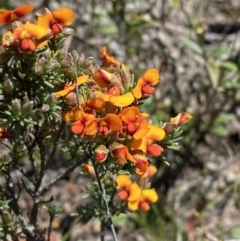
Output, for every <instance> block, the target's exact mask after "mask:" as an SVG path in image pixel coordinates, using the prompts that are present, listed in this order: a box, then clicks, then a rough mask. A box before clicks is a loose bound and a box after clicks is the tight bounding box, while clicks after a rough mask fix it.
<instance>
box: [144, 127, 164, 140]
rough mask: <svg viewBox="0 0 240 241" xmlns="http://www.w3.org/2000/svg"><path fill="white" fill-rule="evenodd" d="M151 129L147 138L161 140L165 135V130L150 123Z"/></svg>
mask: <svg viewBox="0 0 240 241" xmlns="http://www.w3.org/2000/svg"><path fill="white" fill-rule="evenodd" d="M148 127H149V131H148V133H147V138H149V139H151V140H155V141H161V140H163V139H164V137H165V131H164V130H163V129H162V128H160V127H157V126H154V125H148Z"/></svg>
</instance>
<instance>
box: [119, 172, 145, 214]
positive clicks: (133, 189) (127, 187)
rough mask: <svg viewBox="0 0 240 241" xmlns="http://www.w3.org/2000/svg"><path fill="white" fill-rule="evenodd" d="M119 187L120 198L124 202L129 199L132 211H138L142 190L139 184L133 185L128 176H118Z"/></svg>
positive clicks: (129, 206)
mask: <svg viewBox="0 0 240 241" xmlns="http://www.w3.org/2000/svg"><path fill="white" fill-rule="evenodd" d="M117 185H118V189H119V192H118V194H117V195H118V197H119V198H120V199H122V200H125V199H127V201H128V208H129V209H130V210H132V211H135V210H137V209H138V206H139V201H140V199H141V188H140V187H139V186H138V184H137V183H132V181H131V179H130V177H129V176H127V175H118V176H117Z"/></svg>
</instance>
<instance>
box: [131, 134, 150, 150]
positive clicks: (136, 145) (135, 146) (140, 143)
mask: <svg viewBox="0 0 240 241" xmlns="http://www.w3.org/2000/svg"><path fill="white" fill-rule="evenodd" d="M147 146H148V139H147V137H146V136H144V137H143V138H141V139H138V140H136V139H133V140H132V143H131V149H132V150H140V151H142V152H143V153H146V152H147Z"/></svg>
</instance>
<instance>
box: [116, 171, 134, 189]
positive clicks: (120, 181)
mask: <svg viewBox="0 0 240 241" xmlns="http://www.w3.org/2000/svg"><path fill="white" fill-rule="evenodd" d="M116 181H117V186H118V188H128V187H129V186H130V185H131V184H132V180H131V178H130V177H129V176H128V175H125V174H122V175H118V176H117V178H116Z"/></svg>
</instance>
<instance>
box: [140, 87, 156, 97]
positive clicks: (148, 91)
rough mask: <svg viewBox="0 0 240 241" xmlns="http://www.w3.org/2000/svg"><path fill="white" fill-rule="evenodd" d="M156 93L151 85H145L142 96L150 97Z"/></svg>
mask: <svg viewBox="0 0 240 241" xmlns="http://www.w3.org/2000/svg"><path fill="white" fill-rule="evenodd" d="M153 92H154V88H153V87H152V86H151V85H145V86H143V87H142V94H143V95H144V96H150V95H151V94H152V93H153Z"/></svg>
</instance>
